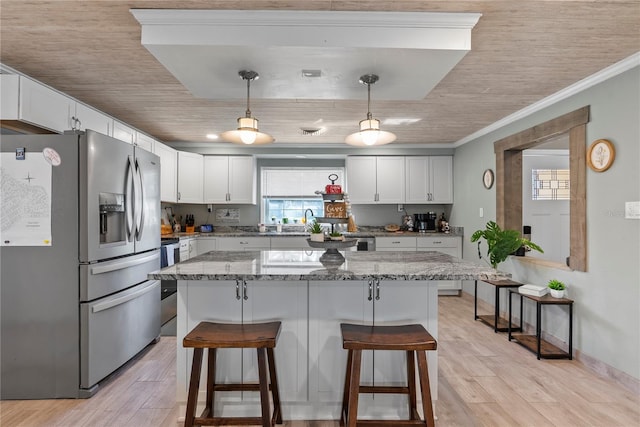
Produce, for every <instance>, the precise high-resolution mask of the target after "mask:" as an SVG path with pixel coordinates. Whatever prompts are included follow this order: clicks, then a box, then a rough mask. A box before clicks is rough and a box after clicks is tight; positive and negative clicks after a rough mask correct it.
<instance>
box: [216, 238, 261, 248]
mask: <svg viewBox="0 0 640 427" xmlns="http://www.w3.org/2000/svg"><path fill="white" fill-rule="evenodd" d="M270 247H271V240H270V239H269V238H268V237H218V247H217V249H218V250H220V251H245V250H249V251H251V250H256V249H257V250H260V249H269V248H270Z"/></svg>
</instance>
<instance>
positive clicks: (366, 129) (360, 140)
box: [344, 74, 396, 147]
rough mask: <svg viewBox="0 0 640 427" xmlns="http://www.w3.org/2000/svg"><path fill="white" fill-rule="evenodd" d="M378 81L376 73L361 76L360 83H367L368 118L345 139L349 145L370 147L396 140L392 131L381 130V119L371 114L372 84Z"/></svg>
mask: <svg viewBox="0 0 640 427" xmlns="http://www.w3.org/2000/svg"><path fill="white" fill-rule="evenodd" d="M377 81H378V76H377V75H375V74H365V75H364V76H362V77H360V83H362V84H365V85H367V118H366V119H364V120H361V121H360V131H359V132H356V133H352V134H351V135H349V136H347V137H346V138H345V140H344V142H346V143H347V144H349V145H355V146H360V147H369V146H372V145H384V144H388V143H390V142H393V141H395V140H396V136H395V135H394V134H392V133H391V132H386V131H383V130H380V120H378V119H374V118H373V116H372V115H371V85H372V84H374V83H375V82H377Z"/></svg>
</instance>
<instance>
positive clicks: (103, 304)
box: [91, 280, 157, 313]
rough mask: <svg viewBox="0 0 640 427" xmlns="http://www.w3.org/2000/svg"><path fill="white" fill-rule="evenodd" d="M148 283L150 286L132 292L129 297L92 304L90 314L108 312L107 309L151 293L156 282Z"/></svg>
mask: <svg viewBox="0 0 640 427" xmlns="http://www.w3.org/2000/svg"><path fill="white" fill-rule="evenodd" d="M149 283H150V284H149V285H148V286H146V287H144V288H142V289H140V290H138V291H135V292H132V293H130V294H129V295H125V296H122V297H119V298H113V299H110V300H108V301H104V302H100V303H97V304H94V305H92V306H91V312H92V313H98V312H100V311H104V310H108V309H110V308H113V307H115V306H118V305H121V304H124V303H125V302H127V301H131V300H132V299H136V298H138V297H140V296H142V295H144V294H146V293H148V292H151V291H153V290H154V285H155V284H156V283H157V280H156V281H151V282H149Z"/></svg>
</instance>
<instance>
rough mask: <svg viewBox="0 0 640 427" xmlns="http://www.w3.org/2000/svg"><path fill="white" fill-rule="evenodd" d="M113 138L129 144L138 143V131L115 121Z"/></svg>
mask: <svg viewBox="0 0 640 427" xmlns="http://www.w3.org/2000/svg"><path fill="white" fill-rule="evenodd" d="M111 136H113V137H114V138H116V139H119V140H120V141H124V142H127V143H129V144H133V143H135V142H136V130H135V129H134V128H132V127H129V126H127V125H125V124H124V123H122V122H119V121H117V120H114V121H113V135H111Z"/></svg>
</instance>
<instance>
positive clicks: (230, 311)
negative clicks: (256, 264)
mask: <svg viewBox="0 0 640 427" xmlns="http://www.w3.org/2000/svg"><path fill="white" fill-rule="evenodd" d="M188 283H189V288H188V292H185V289H182V288H181V287H180V294H181V295H180V296H181V298H186V304H187V306H188V307H189V310H188V313H187V317H188V320H187V322H186V324H184V325H179V326H178V327H179V328H180V327H182V328H184V329H183V330H179V331H178V335H180V336H184V335H186V334H187V333H188V332H189V331H190V330H191V329H193V328H194V327H195V326H196V325H197V324H198V323H199V322H201V321H212V322H223V323H230V322H231V323H258V322H269V321H280V322H281V323H282V325H281V331H280V335H279V337H278V342H277V345H276V350H275V359H276V368H277V371H278V382H279V386H280V397H281V400H282V402H304V401H306V400H307V384H306V381H305V379H306V372H307V357H306V354H307V286H306V282H295V281H272V280H269V281H264V282H263V281H247V282H242V281H236V280H223V281H189V282H188ZM185 353H186V362H187V372H190V369H191V359H192V357H193V351H192V350H191V349H188V350H187V351H186V352H185ZM203 365H204V366H203V373H202V378H201V380H200V394H201V397H202V398H204V394H205V391H206V380H204V379H205V378H206V377H205V376H204V375H205V372H206V367H205V366H206V362H205V363H203ZM217 366H218V369H217V373H216V381H219V382H236V383H240V382H243V383H257V381H258V369H257V355H256V350H255V349H220V350H218V355H217ZM186 378H189V376H188V375H187V376H186ZM187 386H188V384H179V387H180V393H181V394H182V393H184V396H185V397H186V387H187ZM216 396H217V397H216V398H217V399H221V400H223V401H234V400H235V401H238V400H242V401H245V402H248V403H255V405H256V408H258V405H259V397H260V395H259V393H258V392H246V391H245V392H221V393H216ZM285 406H286V405H283V409H284V407H285ZM217 409H218V410H222V411H223V412H224V411H227V410H229V411H231V412H230V413H226V414H225V413H223V415H226V416H235V415H238V414H234V413H233V412H232V411H234V407H233V406H230V407H229V406H225V405H217ZM258 412H259V410H258ZM285 418H286V416H285Z"/></svg>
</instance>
